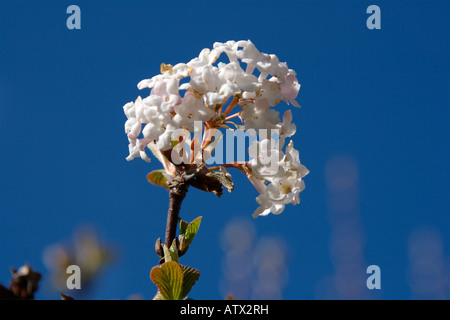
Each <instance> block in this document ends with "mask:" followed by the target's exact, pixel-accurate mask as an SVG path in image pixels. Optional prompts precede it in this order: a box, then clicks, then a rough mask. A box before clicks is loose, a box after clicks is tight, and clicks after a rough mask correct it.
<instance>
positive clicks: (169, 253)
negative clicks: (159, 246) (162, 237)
mask: <svg viewBox="0 0 450 320" xmlns="http://www.w3.org/2000/svg"><path fill="white" fill-rule="evenodd" d="M163 250H164V261H166V262H169V261H175V262H178V248H177V242H176V240H175V239H173V242H172V245H171V246H170V248H167V246H166V245H165V244H164V245H163Z"/></svg>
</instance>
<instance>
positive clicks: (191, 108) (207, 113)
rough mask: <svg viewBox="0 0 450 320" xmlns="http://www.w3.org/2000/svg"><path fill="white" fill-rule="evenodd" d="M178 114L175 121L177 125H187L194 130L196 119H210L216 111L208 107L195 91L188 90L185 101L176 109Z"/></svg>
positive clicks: (190, 129)
mask: <svg viewBox="0 0 450 320" xmlns="http://www.w3.org/2000/svg"><path fill="white" fill-rule="evenodd" d="M174 111H175V112H176V115H175V116H174V118H173V123H174V124H176V125H177V127H179V128H181V127H182V126H184V127H186V128H187V129H188V130H189V131H191V132H193V131H194V121H203V122H204V121H208V120H210V119H211V118H212V117H213V116H214V114H215V113H214V111H213V110H211V109H210V108H208V107H206V106H205V105H204V103H203V101H202V99H201V98H199V97H197V96H196V95H195V94H194V93H192V92H190V91H188V92H186V94H185V96H184V98H183V102H182V103H181V104H180V105H177V106H176V107H175V109H174Z"/></svg>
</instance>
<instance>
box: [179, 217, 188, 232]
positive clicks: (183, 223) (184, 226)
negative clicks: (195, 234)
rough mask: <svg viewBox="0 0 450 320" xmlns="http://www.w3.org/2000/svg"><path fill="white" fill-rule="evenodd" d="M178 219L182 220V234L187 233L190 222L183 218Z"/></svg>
mask: <svg viewBox="0 0 450 320" xmlns="http://www.w3.org/2000/svg"><path fill="white" fill-rule="evenodd" d="M178 220H179V221H180V234H185V233H186V228H187V226H188V223H187V222H186V221H184V220H183V219H181V218H178Z"/></svg>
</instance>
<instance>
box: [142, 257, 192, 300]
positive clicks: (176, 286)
mask: <svg viewBox="0 0 450 320" xmlns="http://www.w3.org/2000/svg"><path fill="white" fill-rule="evenodd" d="M183 277H184V275H183V270H182V269H181V266H180V265H179V264H178V263H176V262H175V261H169V262H165V263H163V264H162V265H161V266H156V267H153V269H152V271H151V272H150V279H151V280H152V281H153V283H154V284H155V285H156V286H157V287H158V290H159V294H160V295H161V297H162V298H163V299H164V300H180V299H182V298H183V296H182V291H183ZM157 296H158V294H157V295H156V296H155V298H156V297H157Z"/></svg>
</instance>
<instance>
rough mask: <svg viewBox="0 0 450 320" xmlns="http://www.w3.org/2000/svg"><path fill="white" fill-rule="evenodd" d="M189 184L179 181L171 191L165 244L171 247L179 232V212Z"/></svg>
mask: <svg viewBox="0 0 450 320" xmlns="http://www.w3.org/2000/svg"><path fill="white" fill-rule="evenodd" d="M188 187H189V185H188V184H187V183H184V182H183V183H179V184H177V185H176V186H173V187H172V188H171V189H170V192H169V210H168V212H167V225H166V239H165V245H166V246H167V247H170V246H171V245H172V242H173V240H174V239H175V235H176V232H177V225H178V214H179V212H180V207H181V202H182V201H183V199H184V197H185V196H186V192H187V190H188Z"/></svg>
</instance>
